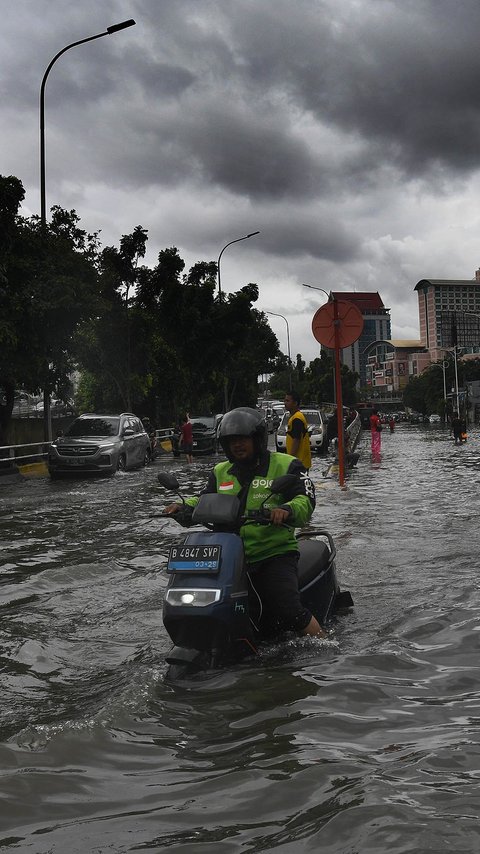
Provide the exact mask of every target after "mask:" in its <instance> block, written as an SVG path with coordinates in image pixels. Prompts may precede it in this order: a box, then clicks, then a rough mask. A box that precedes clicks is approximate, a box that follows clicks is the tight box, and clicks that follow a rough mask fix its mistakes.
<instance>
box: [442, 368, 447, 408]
mask: <svg viewBox="0 0 480 854" xmlns="http://www.w3.org/2000/svg"><path fill="white" fill-rule="evenodd" d="M447 368H448V362H447V360H446V359H444V360H443V362H442V371H443V417H444V418H445V422H446V420H447V379H446V374H445V372H446V370H447Z"/></svg>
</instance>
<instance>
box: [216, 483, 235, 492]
mask: <svg viewBox="0 0 480 854" xmlns="http://www.w3.org/2000/svg"><path fill="white" fill-rule="evenodd" d="M229 489H233V480H224V481H223V483H220V484H219V486H218V491H219V492H228V490H229Z"/></svg>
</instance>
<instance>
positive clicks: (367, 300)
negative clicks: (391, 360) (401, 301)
mask: <svg viewBox="0 0 480 854" xmlns="http://www.w3.org/2000/svg"><path fill="white" fill-rule="evenodd" d="M332 296H333V298H334V299H339V300H346V301H347V302H353V303H354V305H356V306H357V308H358V309H360V311H361V313H362V316H363V331H362V334H361V335H360V338H359V339H358V340H357V341H355V342H354V343H353V344H352V345H351V346H350V347H345V348H344V349H343V350H341V352H340V359H341V361H342V362H343V364H344V365H347V367H348V368H350V370H351V371H355V372H356V373H357V374H359V375H360V380H359V383H358V385H359V386H365V385H366V383H367V359H368V356H367V352H366V351H367V348H368V347H369V345H370V344H372V343H373V341H386V340H389V339H390V337H391V320H390V309H389V308H385V306H384V304H383V301H382V299H381V297H380V294H379V293H378V291H365V292H361V291H360V292H356V291H355V292H354V293H345V292H344V291H338V292H332Z"/></svg>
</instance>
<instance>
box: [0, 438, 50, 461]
mask: <svg viewBox="0 0 480 854" xmlns="http://www.w3.org/2000/svg"><path fill="white" fill-rule="evenodd" d="M49 445H50V442H26V443H25V444H24V445H2V446H0V465H1V464H2V463H9V464H10V465H11V466H14V465H17V464H18V463H21V464H26V463H31V462H37V461H38V460H44V459H45V458H46V457H47V456H48V447H49ZM26 448H30V449H34V450H30V452H29V453H25V449H26ZM22 451H23V452H24V453H22Z"/></svg>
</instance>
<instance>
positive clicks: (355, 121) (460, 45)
mask: <svg viewBox="0 0 480 854" xmlns="http://www.w3.org/2000/svg"><path fill="white" fill-rule="evenodd" d="M2 13H3V18H2V29H1V30H0V72H1V73H0V95H1V98H0V110H2V122H3V130H4V134H3V138H2V155H3V158H4V159H3V164H2V166H1V167H0V171H1V172H2V173H3V172H5V170H7V174H10V173H11V174H17V175H18V177H20V178H21V179H23V180H24V181H25V184H26V189H27V204H28V205H30V209H31V210H37V209H38V96H39V87H40V81H41V77H42V74H43V72H44V70H45V68H46V66H47V64H48V62H49V61H50V59H51V58H52V57H53V56H54V55H55V53H56V52H57V51H58V50H60V49H61V48H62V46H64V45H66V44H68V43H69V42H71V41H73V40H74V39H77V38H78V39H80V38H82V37H84V36H87V35H88V34H89V33H92V34H93V33H96V32H101V31H103V30H104V29H105V27H106V26H107V25H108V24H112V23H115V22H118V21H121V20H123V19H126V18H130V17H132V18H134V19H135V20H136V21H137V24H136V26H135V27H132V28H131V29H128V30H126V31H124V32H123V33H118V34H116V35H114V36H112V37H110V36H108V37H105V38H104V39H102V40H99V41H94V42H91V43H89V44H87V45H84V46H81V47H78V48H75V49H74V50H72V51H71V52H69V53H67V54H66V55H65V56H62V57H61V59H60V61H59V62H58V64H57V65H55V67H54V69H53V70H52V74H51V75H50V78H49V81H48V86H47V102H46V108H47V199H48V203H49V204H53V203H54V202H55V203H58V204H60V205H62V206H63V207H67V208H69V207H75V208H76V209H77V211H78V213H79V215H80V216H81V217H82V222H83V217H84V216H86V218H88V223H87V222H85V226H88V228H89V229H90V230H96V229H98V228H100V229H102V232H103V236H106V235H107V234H108V238H106V239H107V240H108V242H109V243H111V242H115V241H116V240H118V236H119V235H120V234H122V233H128V231H129V230H131V228H133V227H134V225H136V224H137V223H138V222H141V223H142V225H143V226H144V227H145V228H148V229H149V233H150V241H149V250H151V252H152V253H153V257H155V256H156V253H157V252H158V250H159V249H160V248H163V246H165V245H178V246H179V249H180V251H181V252H182V253H183V254H184V255H185V257H187V256H188V257H190V256H192V258H193V260H196V259H198V258H200V257H210V253H212V254H211V257H214V258H215V257H217V256H218V251H219V248H221V246H222V245H223V244H224V243H226V242H227V241H228V240H229V239H232V238H234V237H236V236H237V235H238V234H242V233H245V232H249V231H253V230H255V229H259V230H260V231H261V236H260V237H259V239H258V240H256V242H255V245H254V242H253V241H249V242H248V244H241V246H242V253H240V254H239V255H238V256H237V255H236V254H234V253H233V252H232V254H231V255H229V258H228V263H229V264H230V265H231V268H232V270H233V269H235V264H236V263H237V264H238V267H237V268H236V269H237V270H238V277H239V281H241V282H242V283H243V281H244V280H243V267H242V263H241V260H240V259H241V258H242V257H243V258H245V259H247V258H249V259H250V261H249V263H251V267H252V268H253V270H252V272H250V273H249V274H248V275H249V277H250V278H251V280H252V281H255V280H257V279H258V280H259V281H260V280H261V278H262V277H263V278H264V279H266V280H268V281H272V280H273V281H276V279H277V277H279V276H280V277H282V276H283V281H286V282H289V283H290V284H292V286H293V284H294V283H295V282H298V281H309V280H311V281H320V280H321V281H324V282H325V284H326V287H327V289H329V287H333V288H334V289H342V288H343V289H352V288H353V287H357V288H359V289H368V290H379V291H381V290H382V288H386V287H387V285H386V282H387V281H388V288H389V290H388V291H386V294H387V296H388V301H389V303H390V305H391V306H392V310H393V308H394V294H395V293H398V297H397V307H398V311H399V313H403V314H402V317H405V316H406V313H407V309H406V308H405V292H406V289H408V287H409V282H412V289H413V285H414V284H415V282H416V281H418V280H419V279H420V278H422V276H424V275H430V274H431V271H432V270H433V269H434V268H435V274H437V275H438V277H441V276H442V274H443V275H446V277H448V276H456V275H460V277H465V276H468V275H469V272H470V271H473V269H474V267H475V265H476V264H477V259H476V255H477V242H478V241H477V232H478V227H477V224H476V216H477V214H476V210H477V205H476V191H477V186H478V183H480V178H479V179H478V180H477V176H476V175H475V172H476V171H477V170H478V165H479V158H478V155H477V151H478V149H479V144H480V120H479V114H480V104H479V99H478V89H479V86H478V83H479V75H480V58H479V56H478V50H477V43H476V42H477V35H478V32H479V31H480V3H478V0H475V2H473V0H295V2H293V0H161V1H160V0H102V3H98V2H95V0H82V2H81V3H74V2H70V3H68V2H66V0H16V2H15V3H13V2H12V3H11V4H9V3H4V6H3V7H2ZM476 182H477V183H476ZM32 191H33V192H32ZM32 196H33V200H32ZM167 235H168V242H167V243H165V242H164V240H166V236H167ZM155 241H157V242H158V245H157V243H156V242H155ZM247 246H248V251H247V248H246V247H247ZM212 247H213V248H212ZM237 257H238V261H237ZM432 258H433V259H434V263H432ZM257 269H258V273H257V272H256V270H257ZM300 277H301V278H300ZM321 277H323V278H321ZM231 287H232V289H233V288H234V287H235V282H234V281H233V280H231ZM287 289H288V286H287ZM412 295H413V296H412V299H413V297H414V296H415V295H414V294H413V290H412ZM297 297H298V295H297V296H295V297H294V298H292V299H297ZM282 298H283V297H282ZM303 298H305V293H304V294H303ZM285 299H286V300H287V301H288V296H285ZM392 317H393V315H392ZM416 322H417V318H416V316H414V318H413V323H416Z"/></svg>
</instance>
